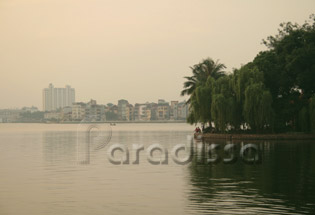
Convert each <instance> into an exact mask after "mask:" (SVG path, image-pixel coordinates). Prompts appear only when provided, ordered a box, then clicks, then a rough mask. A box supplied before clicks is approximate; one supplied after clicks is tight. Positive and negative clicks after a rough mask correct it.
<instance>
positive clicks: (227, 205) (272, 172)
mask: <svg viewBox="0 0 315 215" xmlns="http://www.w3.org/2000/svg"><path fill="white" fill-rule="evenodd" d="M193 129H194V128H193V127H191V126H189V125H186V124H117V125H116V126H112V138H111V141H110V142H109V144H108V145H107V146H106V147H105V148H103V149H100V150H97V151H95V150H91V154H90V163H89V164H85V165H82V164H78V156H77V151H78V147H77V142H78V141H83V140H85V139H84V137H83V136H84V134H83V135H82V133H80V135H78V132H77V125H52V124H0V215H19V214H23V215H28V214H30V215H37V214H45V215H49V214H53V215H56V214H58V215H65V214H79V215H80V214H82V215H83V214H84V215H85V214H93V215H98V214H100V215H101V214H102V215H103V214H120V215H121V214H141V215H142V214H180V215H182V214H315V142H314V141H313V142H296V141H284V142H254V144H256V145H257V146H258V148H259V152H260V156H261V158H262V160H261V163H260V164H255V165H250V164H246V163H244V162H242V160H241V159H240V158H239V159H238V160H237V161H236V162H235V163H234V164H224V163H223V162H219V163H218V164H215V165H206V164H204V163H205V162H204V160H205V154H204V150H205V147H206V146H207V144H202V143H196V144H195V145H194V156H193V159H192V162H190V163H189V164H187V165H178V164H176V163H174V162H173V161H172V159H169V163H168V165H152V164H150V163H149V162H148V161H147V160H146V154H145V153H144V152H143V153H140V164H139V165H132V164H129V165H113V164H111V163H110V162H109V161H108V157H107V153H106V152H107V149H108V147H109V145H111V144H115V143H119V144H123V145H125V146H126V147H127V148H130V149H132V148H131V146H132V144H143V145H144V146H145V148H147V147H148V146H149V145H152V144H156V143H158V144H161V145H162V146H163V147H165V148H167V149H168V150H169V152H170V151H171V149H172V147H173V146H174V145H176V144H181V143H186V142H187V141H186V139H187V135H191V134H192V130H193ZM214 142H215V143H218V144H221V145H222V147H223V146H224V145H225V144H226V143H225V142H223V141H220V142H217V141H214ZM235 144H236V146H237V147H236V151H237V150H239V149H240V148H241V146H243V145H246V144H247V143H246V142H245V143H238V142H235ZM131 154H132V153H131ZM116 155H117V156H120V155H121V154H119V152H118V154H116ZM156 155H157V154H154V156H156ZM221 155H222V156H224V154H223V153H221ZM131 159H132V157H131Z"/></svg>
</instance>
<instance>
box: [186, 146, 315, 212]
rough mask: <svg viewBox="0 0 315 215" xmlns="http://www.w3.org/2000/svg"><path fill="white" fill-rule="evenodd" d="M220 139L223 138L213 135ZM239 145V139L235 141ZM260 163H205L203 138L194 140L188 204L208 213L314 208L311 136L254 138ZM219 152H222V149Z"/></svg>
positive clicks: (314, 159)
mask: <svg viewBox="0 0 315 215" xmlns="http://www.w3.org/2000/svg"><path fill="white" fill-rule="evenodd" d="M215 142H216V143H219V144H222V145H224V144H225V142H222V141H215ZM236 144H237V145H238V148H240V147H241V144H243V145H244V144H246V143H236ZM254 144H256V145H257V146H258V148H259V150H260V152H261V153H260V155H261V157H262V162H261V164H258V165H248V164H246V163H244V162H242V160H241V159H238V161H237V162H236V163H234V164H230V165H229V164H224V163H222V162H221V163H219V164H215V165H205V164H204V162H201V161H204V160H205V159H206V153H205V152H204V150H205V149H204V148H205V146H204V144H202V143H199V144H198V145H196V150H195V157H194V158H195V159H194V160H193V162H192V164H191V165H190V166H189V168H188V169H189V171H190V173H191V178H190V183H191V185H192V189H191V190H190V192H189V199H190V204H189V209H190V210H191V211H197V210H198V211H199V212H202V213H208V214H238V213H239V214H291V213H292V214H295V213H299V214H313V213H314V212H315V183H314V180H315V156H314V155H315V145H314V143H312V142H291V141H286V142H280V141H277V142H254ZM221 155H222V154H221Z"/></svg>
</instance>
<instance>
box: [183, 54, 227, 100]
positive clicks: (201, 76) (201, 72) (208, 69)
mask: <svg viewBox="0 0 315 215" xmlns="http://www.w3.org/2000/svg"><path fill="white" fill-rule="evenodd" d="M190 68H191V70H192V73H193V76H191V77H189V76H186V77H184V78H185V79H187V81H186V82H184V89H183V90H182V92H181V96H184V95H188V96H190V98H189V99H188V101H187V103H190V101H191V96H192V94H193V93H194V92H195V90H196V88H197V86H198V85H203V84H205V83H206V81H207V79H208V77H212V78H214V79H215V80H216V79H218V78H220V77H222V76H224V75H225V73H224V71H222V70H223V69H225V68H226V67H225V65H224V64H221V63H219V62H218V61H216V62H214V61H213V60H212V59H211V58H207V59H204V60H203V61H202V62H201V63H199V64H196V65H194V66H193V67H190Z"/></svg>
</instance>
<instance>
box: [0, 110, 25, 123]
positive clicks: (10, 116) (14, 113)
mask: <svg viewBox="0 0 315 215" xmlns="http://www.w3.org/2000/svg"><path fill="white" fill-rule="evenodd" d="M20 114H21V110H18V109H4V110H0V123H6V122H8V123H10V122H17V121H18V120H19V118H20Z"/></svg>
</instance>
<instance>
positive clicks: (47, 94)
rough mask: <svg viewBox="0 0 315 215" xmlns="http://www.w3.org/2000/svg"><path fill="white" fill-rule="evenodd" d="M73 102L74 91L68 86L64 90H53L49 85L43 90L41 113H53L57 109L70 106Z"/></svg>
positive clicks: (52, 86)
mask: <svg viewBox="0 0 315 215" xmlns="http://www.w3.org/2000/svg"><path fill="white" fill-rule="evenodd" d="M74 102H75V90H74V88H71V87H70V86H69V85H66V87H65V88H54V85H52V84H49V86H48V88H45V89H43V111H54V110H57V109H59V108H63V107H66V106H71V105H72V103H74Z"/></svg>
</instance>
